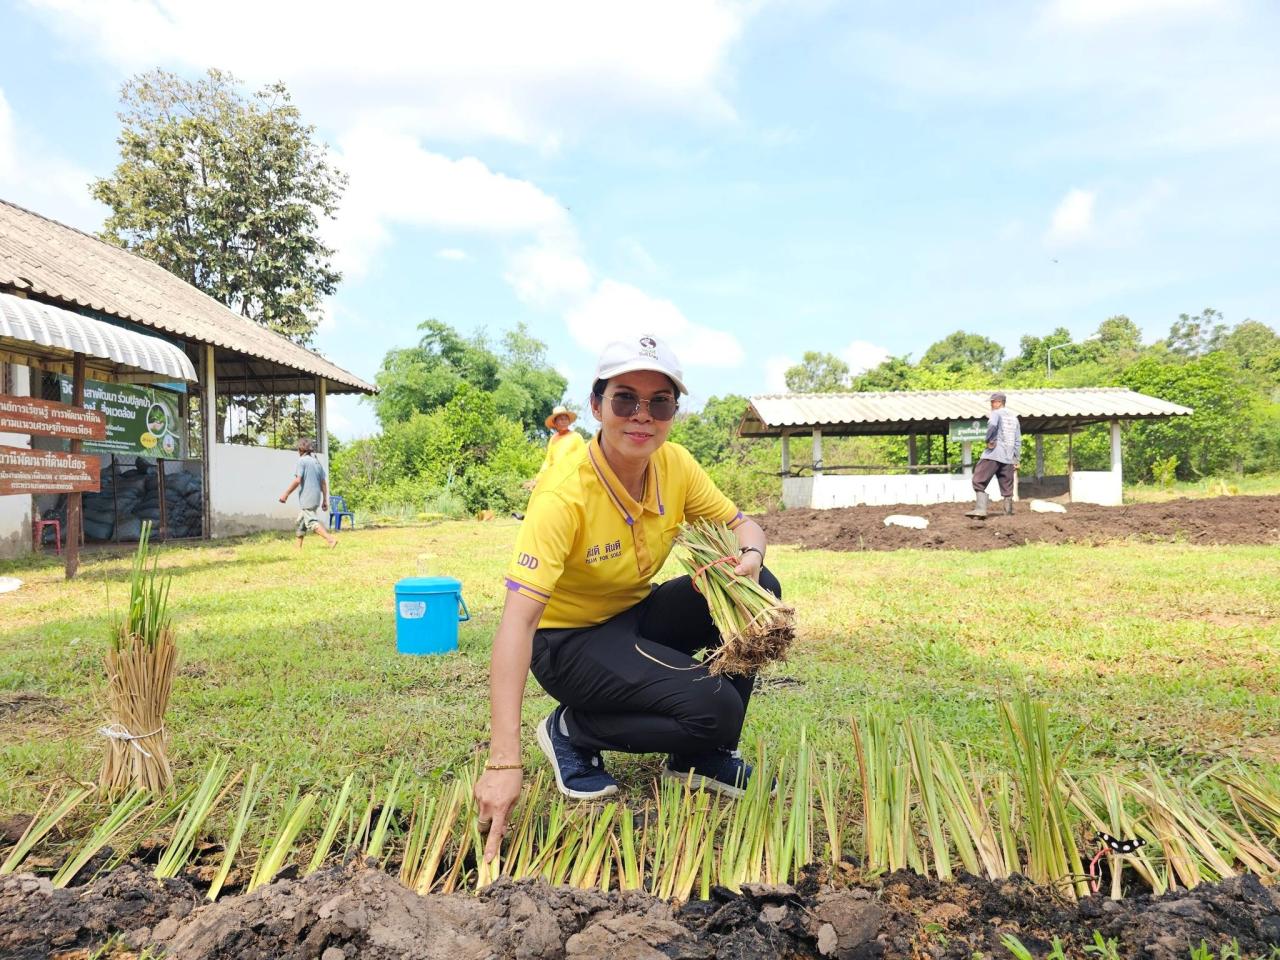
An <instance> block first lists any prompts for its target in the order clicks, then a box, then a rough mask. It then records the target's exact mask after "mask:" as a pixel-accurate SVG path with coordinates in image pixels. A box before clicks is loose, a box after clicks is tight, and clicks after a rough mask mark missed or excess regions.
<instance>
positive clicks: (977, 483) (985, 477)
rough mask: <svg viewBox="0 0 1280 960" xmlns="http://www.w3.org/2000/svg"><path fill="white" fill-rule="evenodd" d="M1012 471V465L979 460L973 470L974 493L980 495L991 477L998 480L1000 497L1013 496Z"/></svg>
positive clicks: (996, 461) (997, 461)
mask: <svg viewBox="0 0 1280 960" xmlns="http://www.w3.org/2000/svg"><path fill="white" fill-rule="evenodd" d="M1014 473H1015V471H1014V469H1013V464H1012V463H1001V462H1000V461H999V460H979V461H978V465H977V466H976V467H974V468H973V491H974V493H982V492H984V491H985V490H986V489H987V484H988V483H990V482H991V478H992V477H997V478H999V480H1000V496H1002V497H1012V496H1013V476H1014Z"/></svg>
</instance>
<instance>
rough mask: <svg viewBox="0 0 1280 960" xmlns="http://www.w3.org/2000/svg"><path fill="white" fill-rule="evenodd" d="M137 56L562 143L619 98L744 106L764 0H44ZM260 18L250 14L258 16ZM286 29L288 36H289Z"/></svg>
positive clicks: (352, 112)
mask: <svg viewBox="0 0 1280 960" xmlns="http://www.w3.org/2000/svg"><path fill="white" fill-rule="evenodd" d="M30 5H31V6H32V7H34V8H35V9H36V10H38V11H41V12H43V13H44V14H45V15H46V18H47V19H48V21H49V23H50V25H51V26H52V27H53V28H54V29H56V30H58V31H59V32H61V33H62V34H63V35H64V36H66V37H67V38H68V39H69V40H70V41H71V42H72V44H74V46H75V48H76V49H77V50H78V51H81V52H83V53H84V54H87V55H94V54H96V55H97V56H98V57H100V58H103V59H105V60H107V61H108V62H109V63H111V64H113V65H114V66H116V67H117V68H119V69H121V70H124V71H136V70H142V69H149V68H151V67H154V66H156V65H163V66H166V67H171V68H174V67H176V68H180V69H185V70H204V69H205V68H206V67H207V66H208V65H210V64H217V65H219V66H221V67H223V68H224V69H228V70H231V71H232V72H234V73H236V74H238V75H239V76H242V77H244V78H245V79H246V80H248V81H250V82H251V83H254V84H259V83H263V82H267V81H271V80H276V79H283V80H284V81H285V82H286V83H288V84H289V86H290V89H292V90H293V91H294V92H295V94H297V95H298V96H299V99H300V101H301V102H302V103H303V104H304V105H305V107H306V112H307V114H308V116H314V115H316V112H317V111H318V112H319V113H320V114H322V116H321V120H322V122H329V123H331V124H333V125H336V126H339V127H346V126H349V125H352V124H353V123H354V122H355V118H357V117H366V118H367V117H368V104H371V103H376V104H380V109H379V114H380V116H381V120H380V122H379V126H384V127H394V128H396V129H403V130H408V131H411V132H416V133H418V134H422V135H430V136H432V137H434V138H459V139H475V138H497V139H501V140H508V141H518V142H523V143H532V144H536V145H540V146H543V147H548V148H554V146H555V145H556V144H557V143H558V142H559V140H560V139H561V138H562V137H563V136H564V135H565V134H566V133H573V132H574V129H573V127H574V125H575V124H585V123H590V122H591V121H592V120H593V119H595V118H596V117H599V116H607V115H610V114H612V113H613V112H615V111H616V110H617V109H618V108H619V107H627V108H629V109H641V110H659V111H664V112H676V113H681V114H686V115H689V114H692V115H695V116H697V115H701V116H707V117H714V118H727V117H732V115H733V111H732V108H731V107H730V106H729V105H728V103H727V101H726V100H725V98H724V97H723V95H722V94H721V92H720V86H721V84H722V82H723V79H724V75H725V73H726V63H727V60H728V56H729V52H730V50H731V49H732V47H733V44H734V43H735V42H736V41H737V39H738V38H739V36H740V35H741V33H742V29H743V26H744V24H745V22H746V20H747V19H748V18H749V17H750V16H751V15H752V14H753V13H754V11H755V9H756V6H757V5H755V4H751V3H743V2H738V0H651V2H649V3H644V4H614V3H598V2H596V0H543V2H540V3H518V2H504V0H474V2H470V3H455V4H445V3H423V4H410V3H403V2H398V0H366V2H365V3H362V4H360V5H359V7H358V8H356V7H352V6H351V4H349V3H346V2H340V0H315V2H311V3H307V4H303V3H300V2H294V3H286V2H271V3H262V2H261V0H224V2H221V3H216V4H211V3H207V2H205V0H30ZM246 24H251V25H252V29H246ZM281 38H286V39H284V40H282V39H281Z"/></svg>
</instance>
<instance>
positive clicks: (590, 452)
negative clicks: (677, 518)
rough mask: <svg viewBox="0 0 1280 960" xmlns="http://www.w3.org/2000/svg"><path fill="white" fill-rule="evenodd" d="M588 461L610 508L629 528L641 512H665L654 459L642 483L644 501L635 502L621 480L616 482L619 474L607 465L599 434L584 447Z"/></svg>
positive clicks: (651, 458)
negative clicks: (605, 494) (643, 486)
mask: <svg viewBox="0 0 1280 960" xmlns="http://www.w3.org/2000/svg"><path fill="white" fill-rule="evenodd" d="M587 458H588V459H589V460H590V461H591V466H592V468H593V469H594V470H595V472H596V476H597V477H599V478H600V483H601V484H603V486H604V488H605V490H606V491H607V492H608V494H609V499H610V500H612V501H613V505H614V506H615V507H617V508H618V512H619V513H620V514H622V518H623V519H624V520H626V521H627V525H628V526H632V525H634V524H635V522H636V517H638V516H639V515H640V513H641V512H642V511H644V510H648V511H649V512H650V513H656V514H658V515H659V516H664V515H665V514H666V512H667V509H666V506H665V505H664V504H663V502H662V482H661V480H660V479H659V477H658V464H657V462H656V460H657V457H656V452H655V456H652V457H650V458H649V468H648V469H649V473H648V478H647V480H646V481H645V489H644V500H643V502H641V501H637V500H636V499H635V498H634V497H632V496H631V494H630V493H628V492H627V488H626V487H625V486H624V485H623V483H622V481H621V480H619V479H618V475H617V474H615V473H614V472H613V468H612V467H610V466H609V461H608V459H606V457H605V455H604V448H603V447H601V446H600V432H599V431H597V432H596V435H595V436H594V437H592V438H591V444H590V445H589V446H588V447H587Z"/></svg>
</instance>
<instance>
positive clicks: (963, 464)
mask: <svg viewBox="0 0 1280 960" xmlns="http://www.w3.org/2000/svg"><path fill="white" fill-rule="evenodd" d="M960 472H961V473H962V474H964V475H965V476H966V477H972V476H973V441H972V440H963V441H961V443H960Z"/></svg>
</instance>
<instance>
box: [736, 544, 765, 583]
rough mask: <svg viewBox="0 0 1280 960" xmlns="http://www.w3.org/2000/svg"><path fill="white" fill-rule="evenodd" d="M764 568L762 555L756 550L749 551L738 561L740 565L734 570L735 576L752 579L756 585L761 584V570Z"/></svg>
mask: <svg viewBox="0 0 1280 960" xmlns="http://www.w3.org/2000/svg"><path fill="white" fill-rule="evenodd" d="M762 566H764V561H763V560H761V559H760V554H759V553H757V552H756V551H755V550H748V551H747V552H746V553H744V554H743V555H742V556H741V557H740V558H739V560H738V565H737V566H736V567H734V568H733V572H734V574H735V575H737V576H739V577H750V578H751V579H752V580H754V581H755V582H756V583H759V582H760V568H761V567H762Z"/></svg>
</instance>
